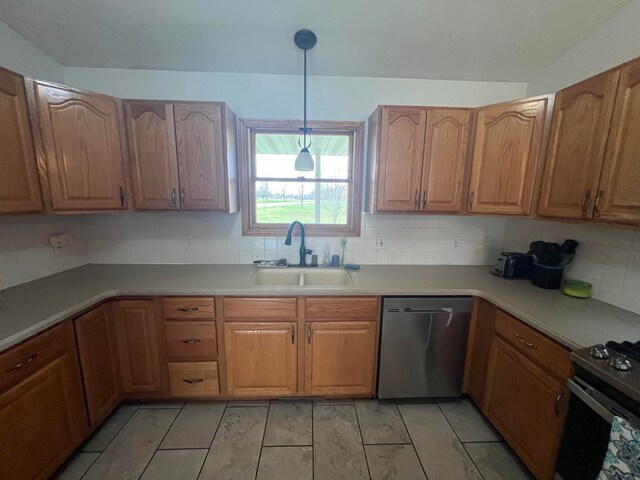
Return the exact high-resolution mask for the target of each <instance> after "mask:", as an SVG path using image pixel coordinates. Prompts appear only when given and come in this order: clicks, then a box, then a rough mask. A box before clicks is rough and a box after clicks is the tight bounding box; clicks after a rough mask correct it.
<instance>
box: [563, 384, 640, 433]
mask: <svg viewBox="0 0 640 480" xmlns="http://www.w3.org/2000/svg"><path fill="white" fill-rule="evenodd" d="M567 386H568V387H569V390H570V391H571V393H573V394H574V395H575V396H576V397H578V398H579V399H580V400H582V401H583V402H584V403H585V404H586V405H587V406H588V407H589V408H591V410H593V411H594V412H595V413H597V414H598V415H600V416H601V417H602V418H603V419H604V420H605V421H606V422H607V423H609V424H611V423H612V422H613V417H614V416H616V415H617V416H618V417H622V418H624V419H626V420H628V421H629V422H630V423H632V424H635V425H640V419H639V418H638V417H636V416H635V415H633V414H632V413H631V412H629V411H628V410H626V409H625V408H623V407H621V406H620V405H618V404H617V403H616V402H614V401H613V400H610V399H609V398H607V397H606V396H605V395H603V394H602V393H600V392H599V391H598V390H596V389H595V388H593V387H592V386H591V385H589V384H588V383H586V382H584V381H582V380H580V379H578V378H574V379H573V380H569V381H567Z"/></svg>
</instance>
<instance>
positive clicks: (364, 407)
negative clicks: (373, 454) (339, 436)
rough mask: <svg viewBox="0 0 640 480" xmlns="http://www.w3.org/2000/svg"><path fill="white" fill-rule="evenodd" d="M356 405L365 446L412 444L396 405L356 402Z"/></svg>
mask: <svg viewBox="0 0 640 480" xmlns="http://www.w3.org/2000/svg"><path fill="white" fill-rule="evenodd" d="M355 404H356V411H357V413H358V422H359V423H360V431H361V432H362V441H363V442H364V443H365V444H373V443H411V440H410V439H409V434H408V433H407V430H406V429H405V428H404V424H403V423H402V417H401V416H400V412H399V411H398V407H397V406H396V404H395V403H384V402H382V403H381V402H378V401H377V400H356V402H355Z"/></svg>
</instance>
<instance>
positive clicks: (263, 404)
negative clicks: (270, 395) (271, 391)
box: [227, 400, 269, 407]
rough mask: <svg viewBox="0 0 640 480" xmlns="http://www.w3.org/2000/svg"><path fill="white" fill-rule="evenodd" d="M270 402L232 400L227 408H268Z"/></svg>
mask: <svg viewBox="0 0 640 480" xmlns="http://www.w3.org/2000/svg"><path fill="white" fill-rule="evenodd" d="M268 406H269V400H232V401H230V402H228V403H227V407H268Z"/></svg>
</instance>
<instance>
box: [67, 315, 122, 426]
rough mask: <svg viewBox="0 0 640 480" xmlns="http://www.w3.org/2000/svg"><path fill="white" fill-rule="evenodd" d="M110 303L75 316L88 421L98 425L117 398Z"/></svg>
mask: <svg viewBox="0 0 640 480" xmlns="http://www.w3.org/2000/svg"><path fill="white" fill-rule="evenodd" d="M113 320H114V319H113V310H112V305H111V304H110V303H105V304H103V305H101V306H99V307H97V308H94V309H93V310H91V311H90V312H88V313H85V314H84V315H82V316H81V317H78V318H76V319H75V321H74V324H75V329H76V338H77V341H78V353H79V354H80V365H81V367H82V379H83V382H84V390H85V394H86V401H87V410H88V411H89V421H90V422H91V425H92V426H95V425H97V424H99V423H100V422H101V421H102V420H104V419H105V418H106V417H107V415H109V414H110V413H111V412H112V411H113V409H114V408H115V407H116V406H117V404H118V402H119V401H120V380H119V378H120V372H119V366H118V352H117V345H116V338H115V330H114V325H113Z"/></svg>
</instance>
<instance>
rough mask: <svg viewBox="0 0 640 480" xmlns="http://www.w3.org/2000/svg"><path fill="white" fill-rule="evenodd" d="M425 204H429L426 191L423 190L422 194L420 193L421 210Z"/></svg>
mask: <svg viewBox="0 0 640 480" xmlns="http://www.w3.org/2000/svg"><path fill="white" fill-rule="evenodd" d="M427 203H429V196H428V195H427V191H426V190H425V191H424V192H422V208H424V207H426V206H427Z"/></svg>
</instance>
